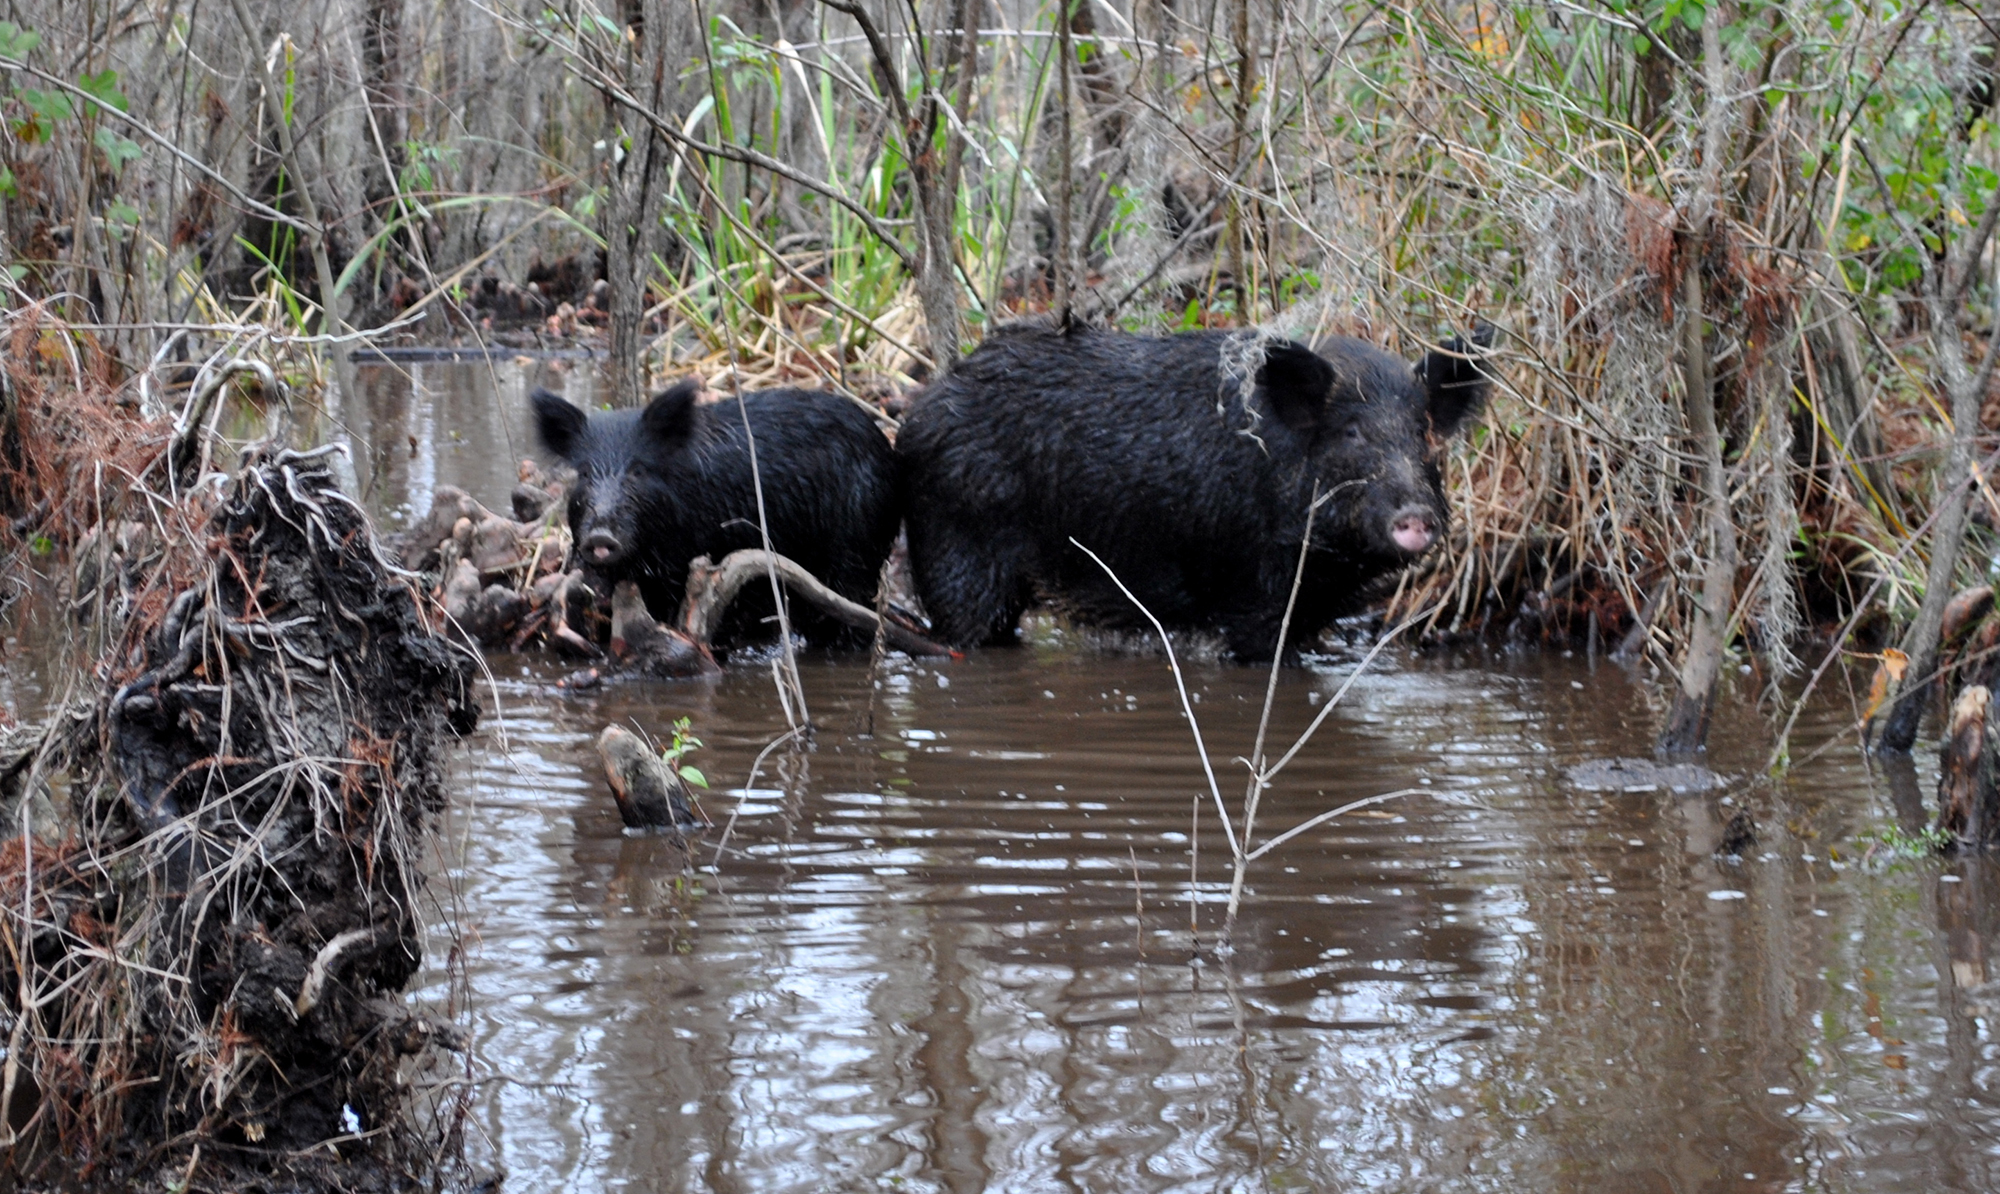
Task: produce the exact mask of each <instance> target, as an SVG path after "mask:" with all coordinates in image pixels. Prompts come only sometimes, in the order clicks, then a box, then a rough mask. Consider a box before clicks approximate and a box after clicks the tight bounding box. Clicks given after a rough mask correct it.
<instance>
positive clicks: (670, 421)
mask: <svg viewBox="0 0 2000 1194" xmlns="http://www.w3.org/2000/svg"><path fill="white" fill-rule="evenodd" d="M699 393H701V383H700V382H699V381H697V380H695V379H694V378H692V377H690V378H687V379H685V380H682V381H677V382H675V383H674V384H673V385H671V386H668V387H667V388H666V389H664V390H661V391H660V392H659V393H657V394H655V395H653V400H652V401H651V402H648V403H647V404H646V409H645V410H644V411H642V412H641V413H640V415H639V427H640V429H641V430H643V431H645V433H646V434H647V435H650V436H652V437H653V438H654V439H658V440H664V441H667V442H670V443H671V442H673V441H676V440H684V439H686V438H687V437H688V436H690V435H692V434H693V433H694V414H695V410H694V400H695V395H697V394H699Z"/></svg>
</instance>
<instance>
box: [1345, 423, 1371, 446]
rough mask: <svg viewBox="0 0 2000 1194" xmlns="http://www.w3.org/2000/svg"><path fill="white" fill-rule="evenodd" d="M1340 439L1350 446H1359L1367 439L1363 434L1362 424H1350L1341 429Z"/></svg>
mask: <svg viewBox="0 0 2000 1194" xmlns="http://www.w3.org/2000/svg"><path fill="white" fill-rule="evenodd" d="M1340 438H1341V439H1343V440H1345V441H1346V442H1348V443H1350V444H1358V443H1360V442H1361V441H1362V440H1363V439H1364V438H1366V437H1365V436H1363V435H1362V434H1361V424H1359V423H1349V424H1348V425H1347V426H1345V427H1342V428H1341V429H1340Z"/></svg>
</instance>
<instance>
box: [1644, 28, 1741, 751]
mask: <svg viewBox="0 0 2000 1194" xmlns="http://www.w3.org/2000/svg"><path fill="white" fill-rule="evenodd" d="M1718 24H1719V21H1718V20H1717V19H1716V14H1714V13H1711V14H1710V19H1709V20H1706V21H1704V22H1703V23H1702V60H1703V66H1704V76H1705V77H1704V85H1705V86H1706V88H1707V91H1708V96H1707V102H1706V111H1705V113H1704V118H1703V119H1704V124H1705V125H1706V127H1705V129H1704V130H1703V132H1704V143H1703V149H1702V169H1701V181H1700V184H1699V188H1698V191H1697V194H1696V196H1695V199H1694V202H1693V205H1692V208H1691V210H1690V211H1689V213H1688V223H1689V226H1690V231H1689V234H1688V236H1687V240H1686V243H1685V244H1684V245H1683V246H1682V249H1681V252H1682V254H1683V256H1682V262H1683V264H1682V266H1681V269H1682V273H1681V302H1682V310H1681V372H1682V382H1683V388H1684V389H1685V390H1686V403H1687V420H1688V433H1689V439H1690V441H1691V445H1690V446H1691V447H1692V448H1693V449H1694V454H1695V457H1696V458H1697V459H1698V460H1699V461H1700V462H1701V492H1702V507H1703V511H1702V512H1703V521H1704V522H1705V524H1706V527H1705V537H1706V539H1707V553H1706V559H1705V561H1704V565H1703V569H1702V575H1701V588H1700V591H1699V592H1698V593H1697V594H1696V596H1695V599H1694V616H1693V624H1692V626H1691V628H1690V630H1689V632H1688V643H1687V652H1686V654H1685V656H1684V657H1683V658H1682V662H1681V671H1680V678H1679V683H1678V684H1677V685H1676V687H1675V689H1674V696H1673V703H1672V706H1671V707H1670V709H1669V711H1668V713H1667V723H1666V728H1665V729H1664V730H1662V731H1661V733H1660V740H1659V747H1660V750H1661V751H1662V752H1664V753H1668V754H1677V753H1686V752H1690V751H1696V750H1700V749H1702V748H1703V747H1704V746H1705V745H1706V743H1707V741H1708V721H1709V713H1710V711H1711V710H1712V709H1713V707H1714V704H1715V686H1716V681H1717V680H1718V679H1720V677H1721V674H1722V657H1723V652H1724V651H1725V650H1726V649H1727V648H1728V646H1729V624H1730V619H1731V615H1732V614H1733V613H1734V611H1735V606H1736V522H1735V519H1734V518H1733V517H1732V516H1731V514H1730V508H1729V479H1728V477H1727V476H1726V475H1725V474H1724V471H1723V469H1724V465H1723V459H1722V434H1721V430H1720V428H1719V427H1718V426H1717V423H1716V417H1715V378H1714V376H1713V371H1712V369H1711V363H1710V361H1709V355H1708V342H1707V337H1706V330H1705V327H1704V324H1705V322H1706V315H1705V308H1704V296H1703V294H1702V278H1701V270H1702V263H1703V260H1704V258H1705V257H1706V256H1707V253H1706V249H1707V247H1708V241H1709V238H1710V237H1711V236H1712V235H1713V233H1714V226H1715V221H1716V220H1717V219H1718V218H1719V217H1720V214H1721V206H1722V182H1721V180H1722V157H1723V154H1724V153H1725V152H1727V149H1726V147H1727V145H1728V133H1727V120H1728V100H1727V98H1726V97H1727V92H1728V85H1729V78H1728V68H1727V65H1726V63H1725V61H1724V59H1723V56H1722V54H1723V51H1722V42H1721V35H1720V33H1719V32H1718V30H1717V26H1718Z"/></svg>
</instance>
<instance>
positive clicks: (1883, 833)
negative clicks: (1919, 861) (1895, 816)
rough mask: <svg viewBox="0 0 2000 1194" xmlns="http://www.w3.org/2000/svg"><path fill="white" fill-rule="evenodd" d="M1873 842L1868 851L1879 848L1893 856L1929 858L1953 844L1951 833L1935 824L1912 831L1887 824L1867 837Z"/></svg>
mask: <svg viewBox="0 0 2000 1194" xmlns="http://www.w3.org/2000/svg"><path fill="white" fill-rule="evenodd" d="M1865 840H1867V841H1868V842H1870V843H1871V844H1870V845H1869V847H1868V853H1870V854H1873V853H1875V851H1876V849H1877V848H1880V849H1883V850H1886V851H1888V852H1889V854H1890V856H1891V857H1893V858H1899V859H1900V858H1929V857H1931V856H1933V855H1936V854H1939V853H1942V852H1943V851H1944V849H1945V847H1946V846H1949V845H1951V834H1949V833H1947V832H1945V831H1944V830H1942V829H1939V828H1938V827H1937V826H1935V825H1926V826H1924V827H1923V828H1922V829H1919V830H1917V831H1916V832H1914V833H1912V832H1910V831H1909V830H1907V829H1904V828H1903V827H1902V826H1900V825H1886V826H1883V827H1882V828H1881V829H1878V830H1876V831H1875V832H1874V833H1872V834H1869V835H1868V837H1867V838H1866V839H1865Z"/></svg>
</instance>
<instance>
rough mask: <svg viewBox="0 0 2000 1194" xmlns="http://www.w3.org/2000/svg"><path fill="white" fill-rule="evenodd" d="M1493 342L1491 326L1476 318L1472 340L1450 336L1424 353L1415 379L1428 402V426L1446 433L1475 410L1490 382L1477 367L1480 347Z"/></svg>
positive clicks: (1442, 433) (1481, 402)
mask: <svg viewBox="0 0 2000 1194" xmlns="http://www.w3.org/2000/svg"><path fill="white" fill-rule="evenodd" d="M1492 343H1493V325H1492V324H1490V323H1487V322H1485V321H1484V320H1481V321H1480V324H1479V326H1478V327H1477V328H1476V329H1474V331H1473V333H1472V342H1471V343H1470V344H1467V343H1466V342H1465V340H1464V339H1462V338H1460V337H1458V336H1453V337H1452V338H1451V339H1449V340H1447V341H1445V342H1444V343H1443V344H1441V345H1439V346H1438V347H1437V348H1436V349H1433V350H1432V351H1430V352H1428V353H1426V354H1425V355H1424V363H1423V364H1422V365H1419V366H1418V367H1417V376H1418V379H1419V380H1421V381H1422V382H1423V383H1424V391H1425V395H1426V397H1427V398H1428V399H1429V402H1430V415H1431V429H1432V430H1434V431H1436V432H1437V433H1438V434H1439V435H1444V436H1449V435H1451V434H1452V433H1454V432H1456V431H1457V430H1458V429H1459V428H1460V427H1462V426H1464V425H1465V421H1466V420H1467V419H1469V418H1471V417H1472V416H1473V415H1476V414H1478V413H1479V408H1480V406H1482V405H1483V404H1484V403H1485V402H1486V392H1487V391H1488V390H1489V389H1491V388H1492V382H1491V380H1490V379H1489V378H1488V377H1487V375H1486V371H1485V370H1484V369H1482V368H1480V366H1479V357H1480V356H1482V355H1483V354H1482V353H1481V351H1480V350H1481V349H1484V348H1488V347H1490V346H1491V345H1492Z"/></svg>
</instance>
